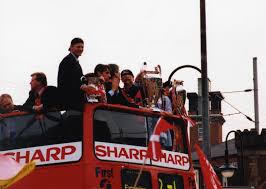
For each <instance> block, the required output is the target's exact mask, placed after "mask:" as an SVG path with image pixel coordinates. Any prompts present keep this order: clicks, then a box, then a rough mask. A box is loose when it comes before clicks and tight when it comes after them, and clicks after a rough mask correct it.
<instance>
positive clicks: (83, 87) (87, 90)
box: [80, 84, 95, 93]
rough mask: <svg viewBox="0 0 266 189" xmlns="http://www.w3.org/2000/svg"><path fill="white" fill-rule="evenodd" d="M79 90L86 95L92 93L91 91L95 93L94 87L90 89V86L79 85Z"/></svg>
mask: <svg viewBox="0 0 266 189" xmlns="http://www.w3.org/2000/svg"><path fill="white" fill-rule="evenodd" d="M80 89H81V90H82V91H85V92H87V93H90V92H92V91H95V88H94V87H92V86H88V85H85V84H84V85H81V86H80Z"/></svg>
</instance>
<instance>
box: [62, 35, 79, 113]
mask: <svg viewBox="0 0 266 189" xmlns="http://www.w3.org/2000/svg"><path fill="white" fill-rule="evenodd" d="M83 48H84V42H83V40H82V39H80V38H74V39H72V41H71V44H70V47H69V49H68V50H69V51H70V53H69V54H68V55H67V56H66V57H65V58H64V59H63V60H62V61H61V63H60V65H59V70H58V76H57V87H58V90H59V93H60V98H61V103H62V106H63V108H66V109H74V110H82V108H83V103H84V92H83V91H82V90H81V89H80V87H81V84H82V83H81V77H82V76H83V72H82V68H81V66H80V64H79V61H78V57H79V56H81V54H82V52H83Z"/></svg>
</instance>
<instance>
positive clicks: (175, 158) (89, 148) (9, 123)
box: [0, 103, 195, 189]
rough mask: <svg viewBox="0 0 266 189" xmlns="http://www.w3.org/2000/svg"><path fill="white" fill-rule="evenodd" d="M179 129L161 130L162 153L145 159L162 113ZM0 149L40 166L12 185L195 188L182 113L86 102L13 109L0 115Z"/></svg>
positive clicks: (20, 160) (25, 186) (16, 157)
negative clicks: (33, 110)
mask: <svg viewBox="0 0 266 189" xmlns="http://www.w3.org/2000/svg"><path fill="white" fill-rule="evenodd" d="M162 115H163V116H164V119H165V120H166V121H167V122H168V123H170V124H171V125H173V126H174V127H175V128H176V129H175V130H168V131H167V132H163V133H161V134H160V144H161V146H162V149H163V150H162V152H163V156H162V157H161V158H160V159H149V158H148V159H146V155H147V146H148V143H149V139H150V136H151V135H152V133H153V130H154V127H155V125H156V123H157V121H158V119H159V117H160V116H162ZM0 151H1V152H0V153H1V154H6V155H8V156H10V157H12V158H14V159H15V160H16V161H18V162H20V163H26V162H29V161H36V164H37V168H36V170H35V171H34V172H33V173H31V174H30V175H29V176H27V177H25V178H24V179H22V180H21V181H19V182H18V183H16V184H14V186H12V187H11V188H16V189H20V188H39V189H43V188H57V189H59V188H64V189H67V188H78V189H79V188H80V189H83V188H108V189H111V188H113V189H117V188H124V189H130V188H133V185H134V182H135V181H136V178H137V176H138V174H139V172H140V170H143V171H142V172H141V174H140V179H139V181H138V184H137V187H136V188H138V189H141V188H147V189H148V188H160V189H164V188H166V189H169V188H172V189H181V188H193V187H194V186H195V185H194V183H193V179H192V178H193V168H192V161H191V156H190V149H189V143H188V135H187V123H186V120H184V119H182V117H178V116H174V115H170V114H165V113H163V112H161V113H160V112H152V111H150V110H148V109H136V108H129V107H124V106H119V105H108V104H100V103H99V104H98V103H97V104H86V105H85V107H84V111H83V112H78V111H73V110H67V111H54V112H47V113H45V114H29V113H12V114H10V115H6V116H5V117H3V118H2V119H1V120H0Z"/></svg>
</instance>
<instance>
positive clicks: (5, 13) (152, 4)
mask: <svg viewBox="0 0 266 189" xmlns="http://www.w3.org/2000/svg"><path fill="white" fill-rule="evenodd" d="M265 10H266V1H265V0H206V12H207V47H208V75H209V78H210V80H211V81H212V83H211V90H212V91H221V92H227V91H237V90H244V89H247V88H253V70H252V58H253V57H255V56H256V57H258V75H259V102H260V104H259V108H260V125H261V128H266V117H265V114H266V107H265V105H266V99H265V97H266V89H265V87H264V86H265V75H266V66H265V62H266V56H265V55H266V22H265V18H266V11H265ZM199 14H200V11H199V0H160V1H159V0H131V1H129V0H84V1H81V0H75V1H67V0H43V1H41V0H38V1H36V0H23V1H19V0H17V1H15V0H1V1H0V28H1V29H0V62H1V69H0V94H2V93H9V94H11V95H12V97H13V100H14V102H15V103H16V104H22V103H23V102H24V101H25V100H26V99H27V96H28V91H29V89H30V86H29V82H30V79H31V78H30V74H31V73H33V72H36V71H42V72H45V73H46V75H47V77H48V84H49V85H56V78H57V72H58V65H59V63H60V61H61V60H62V58H63V57H64V56H65V55H67V53H68V51H67V49H68V47H69V43H70V40H71V39H72V38H74V37H81V38H83V39H84V41H85V49H84V53H83V56H82V57H80V63H81V66H82V68H83V72H84V73H87V72H92V71H93V69H94V66H95V65H96V64H98V63H116V64H118V65H119V66H120V68H121V70H122V69H125V68H129V69H131V70H132V71H133V72H134V73H135V74H137V72H138V71H139V69H140V66H141V64H142V62H144V61H146V62H147V63H148V66H149V67H153V66H155V65H157V64H160V65H161V66H162V74H163V79H164V80H166V79H167V78H168V76H169V74H170V73H171V71H172V70H173V69H174V68H176V67H178V66H181V65H185V64H190V65H194V66H197V67H199V68H200V60H201V59H200V17H199ZM198 77H200V74H198V73H197V72H196V71H194V70H191V69H183V70H180V71H178V72H177V73H176V74H175V75H174V78H175V79H182V80H184V85H185V88H186V89H187V91H188V92H194V91H197V78H198ZM224 97H225V100H226V101H228V102H229V103H231V104H233V105H234V106H235V107H236V108H238V109H239V110H240V111H242V112H243V113H245V114H247V115H248V116H250V117H252V118H254V104H253V92H251V93H233V94H224ZM222 105H223V107H222V110H223V113H224V114H225V115H228V114H231V113H236V112H237V111H236V110H234V109H232V108H231V107H230V106H228V105H227V104H225V103H223V104H222ZM225 119H226V123H225V124H224V126H223V138H225V135H226V134H227V133H228V132H229V131H230V130H232V129H240V130H243V129H249V128H253V127H254V123H252V122H250V121H248V120H247V119H246V118H245V117H244V116H243V115H241V114H239V115H232V116H225Z"/></svg>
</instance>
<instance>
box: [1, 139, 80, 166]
mask: <svg viewBox="0 0 266 189" xmlns="http://www.w3.org/2000/svg"><path fill="white" fill-rule="evenodd" d="M1 154H3V155H7V156H9V157H11V158H13V159H14V160H16V161H17V162H18V163H29V162H31V161H34V162H35V163H36V165H47V164H55V163H64V162H73V161H78V160H80V158H81V156H82V143H81V142H71V143H63V144H53V145H46V146H37V147H30V148H21V149H16V150H9V151H2V152H1Z"/></svg>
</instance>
